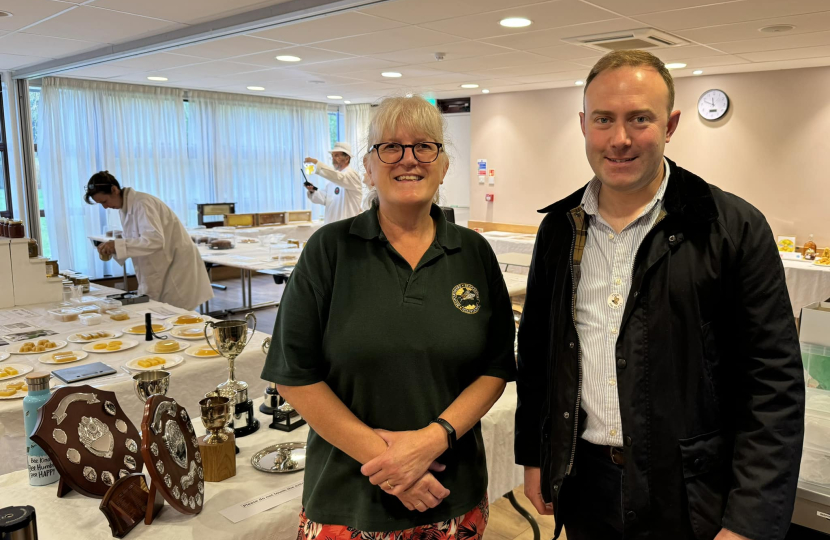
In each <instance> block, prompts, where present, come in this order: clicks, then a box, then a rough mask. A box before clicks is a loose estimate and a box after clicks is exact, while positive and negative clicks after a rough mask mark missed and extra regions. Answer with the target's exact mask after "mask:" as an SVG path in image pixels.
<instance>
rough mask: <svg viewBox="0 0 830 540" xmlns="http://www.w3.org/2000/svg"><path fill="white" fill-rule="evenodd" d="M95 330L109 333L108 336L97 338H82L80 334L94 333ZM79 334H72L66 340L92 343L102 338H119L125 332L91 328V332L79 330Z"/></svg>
mask: <svg viewBox="0 0 830 540" xmlns="http://www.w3.org/2000/svg"><path fill="white" fill-rule="evenodd" d="M94 332H106V333H107V334H109V335H108V336H107V337H102V338H96V339H82V338H81V337H80V336H79V335H78V334H92V333H94ZM78 334H72V335H71V336H69V337H68V338H66V341H68V342H70V343H92V342H93V341H101V340H102V339H117V338H120V337H121V336H123V335H124V332H121V331H119V330H91V331H89V332H78Z"/></svg>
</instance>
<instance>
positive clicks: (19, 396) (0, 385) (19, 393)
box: [0, 378, 58, 400]
mask: <svg viewBox="0 0 830 540" xmlns="http://www.w3.org/2000/svg"><path fill="white" fill-rule="evenodd" d="M6 385H7V383H5V382H2V383H0V388H5V387H6ZM57 385H58V383H57V379H54V378H53V379H52V380H50V381H49V388H54V387H55V386H57ZM28 393H29V392H28V391H27V390H18V391H17V392H16V393H14V394H13V395H11V396H0V400H4V399H23V398H24V397H26V394H28Z"/></svg>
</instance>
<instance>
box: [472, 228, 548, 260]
mask: <svg viewBox="0 0 830 540" xmlns="http://www.w3.org/2000/svg"><path fill="white" fill-rule="evenodd" d="M481 236H483V237H484V238H485V239H487V241H488V242H489V243H490V247H492V248H493V253H495V254H496V255H500V254H502V253H526V254H528V255H531V254H533V246H534V245H535V244H536V235H535V234H520V233H508V232H501V231H490V232H485V233H481Z"/></svg>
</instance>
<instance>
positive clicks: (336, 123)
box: [329, 111, 340, 148]
mask: <svg viewBox="0 0 830 540" xmlns="http://www.w3.org/2000/svg"><path fill="white" fill-rule="evenodd" d="M339 133H340V114H339V113H336V112H332V111H329V137H330V138H331V148H334V143H336V142H337V141H339V140H340V138H339V136H338V134H339Z"/></svg>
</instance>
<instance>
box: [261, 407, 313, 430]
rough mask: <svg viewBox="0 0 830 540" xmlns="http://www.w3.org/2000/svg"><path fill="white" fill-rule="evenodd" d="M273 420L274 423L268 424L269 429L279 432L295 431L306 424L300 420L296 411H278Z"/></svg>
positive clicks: (275, 412)
mask: <svg viewBox="0 0 830 540" xmlns="http://www.w3.org/2000/svg"><path fill="white" fill-rule="evenodd" d="M273 418H274V419H273V421H272V422H271V423H270V424H268V427H269V428H271V429H277V430H279V431H285V432H289V431H294V430H295V429H297V428H298V427H301V426H304V425H305V424H306V421H305V420H303V419H302V418H300V415H299V413H297V411H295V410H292V411H291V412H282V411H279V410H276V411H274V414H273Z"/></svg>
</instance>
